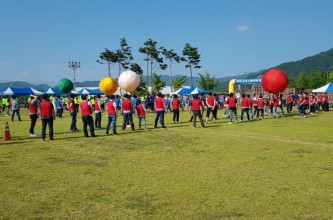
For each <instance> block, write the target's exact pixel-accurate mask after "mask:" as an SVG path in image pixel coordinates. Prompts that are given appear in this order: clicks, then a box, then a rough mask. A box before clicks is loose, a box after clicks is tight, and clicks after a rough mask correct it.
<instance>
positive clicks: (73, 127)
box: [67, 94, 79, 132]
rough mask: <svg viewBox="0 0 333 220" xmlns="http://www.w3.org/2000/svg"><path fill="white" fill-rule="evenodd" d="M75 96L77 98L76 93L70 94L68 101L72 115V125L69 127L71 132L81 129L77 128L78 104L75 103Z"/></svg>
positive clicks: (68, 107)
mask: <svg viewBox="0 0 333 220" xmlns="http://www.w3.org/2000/svg"><path fill="white" fill-rule="evenodd" d="M74 98H75V95H74V94H70V96H69V100H68V102H67V109H68V111H69V114H70V115H71V118H72V122H71V126H70V128H69V130H70V131H71V132H77V131H79V130H78V129H77V128H76V116H77V109H76V105H75V103H74Z"/></svg>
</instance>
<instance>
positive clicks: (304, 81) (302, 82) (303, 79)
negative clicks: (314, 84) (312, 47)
mask: <svg viewBox="0 0 333 220" xmlns="http://www.w3.org/2000/svg"><path fill="white" fill-rule="evenodd" d="M297 87H298V88H309V80H308V77H307V75H306V73H305V72H304V71H302V72H301V73H300V74H299V75H298V82H297Z"/></svg>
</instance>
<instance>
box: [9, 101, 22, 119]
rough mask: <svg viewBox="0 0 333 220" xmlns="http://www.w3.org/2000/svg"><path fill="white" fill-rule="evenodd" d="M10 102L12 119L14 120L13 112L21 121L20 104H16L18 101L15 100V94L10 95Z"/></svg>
mask: <svg viewBox="0 0 333 220" xmlns="http://www.w3.org/2000/svg"><path fill="white" fill-rule="evenodd" d="M10 104H11V106H12V121H14V115H15V114H16V115H17V117H18V120H19V121H22V120H21V116H20V106H19V104H18V101H17V99H16V96H15V95H13V96H12V100H11V102H10Z"/></svg>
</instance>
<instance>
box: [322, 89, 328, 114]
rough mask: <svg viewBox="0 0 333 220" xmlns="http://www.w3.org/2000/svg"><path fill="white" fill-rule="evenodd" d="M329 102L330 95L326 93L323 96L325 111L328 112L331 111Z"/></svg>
mask: <svg viewBox="0 0 333 220" xmlns="http://www.w3.org/2000/svg"><path fill="white" fill-rule="evenodd" d="M329 107H330V106H329V102H328V94H327V92H325V93H324V96H323V111H324V112H328V111H329Z"/></svg>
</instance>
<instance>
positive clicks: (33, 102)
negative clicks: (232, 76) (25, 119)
mask: <svg viewBox="0 0 333 220" xmlns="http://www.w3.org/2000/svg"><path fill="white" fill-rule="evenodd" d="M37 99H38V97H37V96H35V95H30V102H29V115H30V120H31V124H30V129H29V133H30V137H37V134H35V132H34V129H35V126H36V121H37V118H38V116H37V113H38V100H37Z"/></svg>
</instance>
